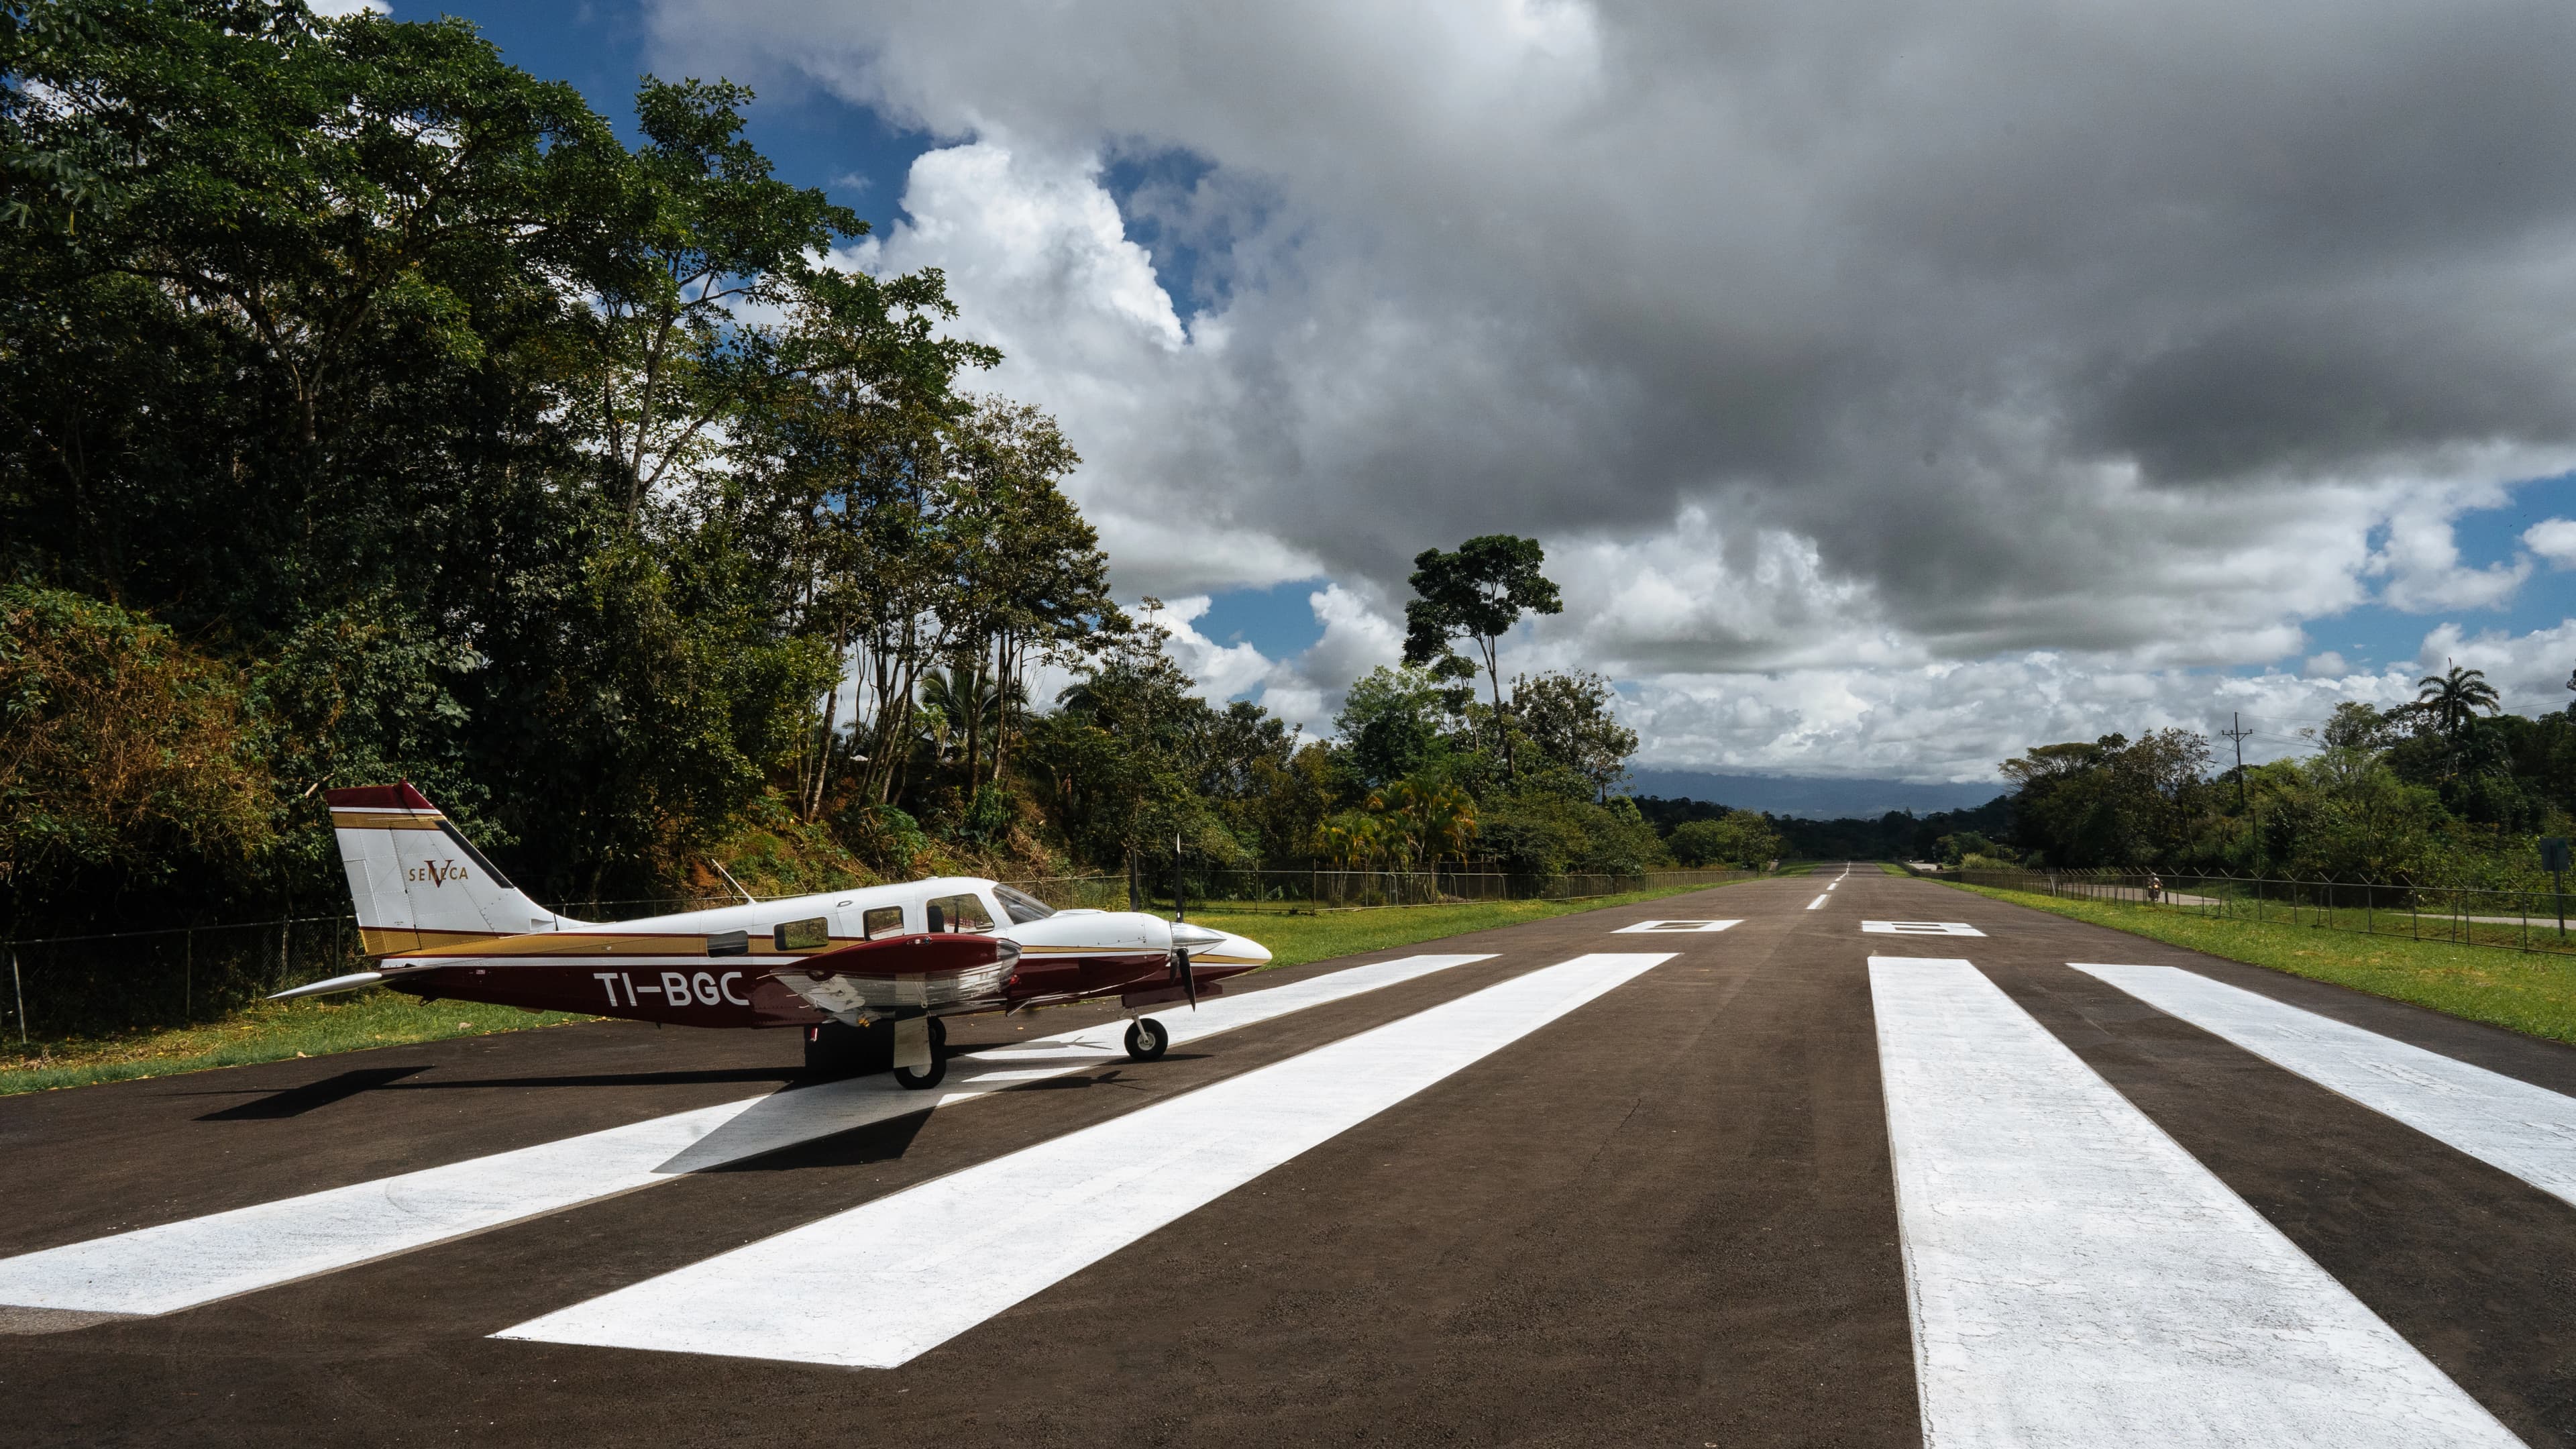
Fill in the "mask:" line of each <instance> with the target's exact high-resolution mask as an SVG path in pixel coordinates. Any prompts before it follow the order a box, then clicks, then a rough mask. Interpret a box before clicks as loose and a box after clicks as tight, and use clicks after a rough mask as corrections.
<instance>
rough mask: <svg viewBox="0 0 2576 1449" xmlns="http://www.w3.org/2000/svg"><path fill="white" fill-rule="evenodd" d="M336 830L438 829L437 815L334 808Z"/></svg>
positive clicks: (332, 817) (333, 817) (332, 815)
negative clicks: (397, 813)
mask: <svg viewBox="0 0 2576 1449" xmlns="http://www.w3.org/2000/svg"><path fill="white" fill-rule="evenodd" d="M331 828H332V829H334V830H436V829H437V828H438V817H437V816H435V815H395V814H388V813H386V812H384V811H381V810H334V811H332V812H331Z"/></svg>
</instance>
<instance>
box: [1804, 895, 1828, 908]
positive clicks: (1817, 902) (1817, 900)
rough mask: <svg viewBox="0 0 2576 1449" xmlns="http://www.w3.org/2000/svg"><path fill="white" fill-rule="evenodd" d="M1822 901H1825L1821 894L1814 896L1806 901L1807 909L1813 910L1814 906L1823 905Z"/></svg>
mask: <svg viewBox="0 0 2576 1449" xmlns="http://www.w3.org/2000/svg"><path fill="white" fill-rule="evenodd" d="M1824 903H1825V898H1824V897H1823V896H1818V897H1816V898H1815V899H1814V900H1812V901H1809V902H1807V909H1808V910H1811V911H1812V910H1814V909H1815V908H1816V907H1818V906H1821V905H1823V904H1824Z"/></svg>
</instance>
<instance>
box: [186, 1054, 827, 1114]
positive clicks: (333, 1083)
mask: <svg viewBox="0 0 2576 1449" xmlns="http://www.w3.org/2000/svg"><path fill="white" fill-rule="evenodd" d="M429 1070H431V1068H430V1067H429V1066H428V1065H422V1066H416V1067H363V1068H360V1069H359V1070H357V1071H352V1072H342V1073H340V1074H339V1075H337V1076H330V1077H324V1078H322V1079H321V1080H320V1081H315V1082H307V1083H305V1084H304V1085H303V1086H300V1087H289V1088H287V1089H286V1090H285V1091H282V1092H271V1093H269V1094H268V1095H267V1096H265V1097H260V1098H256V1099H254V1100H252V1101H248V1102H243V1103H240V1104H238V1105H236V1106H231V1107H226V1108H223V1109H222V1110H220V1111H215V1112H208V1113H206V1114H205V1115H204V1116H202V1117H199V1118H198V1119H197V1120H198V1121H200V1122H256V1121H268V1120H273V1119H276V1118H281V1117H301V1116H303V1115H304V1114H305V1113H307V1112H310V1111H313V1110H314V1109H316V1108H319V1107H328V1106H330V1105H331V1104H332V1103H334V1102H342V1101H346V1100H348V1099H349V1098H351V1097H355V1096H358V1095H359V1094H361V1093H365V1092H452V1091H462V1090H467V1089H472V1088H483V1087H690V1086H706V1085H710V1084H717V1085H720V1084H723V1083H727V1082H752V1083H758V1082H780V1083H785V1082H793V1081H795V1080H796V1079H797V1076H798V1073H797V1071H796V1070H795V1069H794V1068H792V1067H729V1068H725V1069H722V1070H711V1071H702V1072H590V1073H583V1074H580V1075H569V1076H559V1077H468V1078H465V1079H463V1080H459V1081H444V1082H411V1081H405V1080H404V1078H406V1077H413V1076H418V1075H419V1074H420V1073H422V1072H426V1071H429ZM207 1095H210V1096H226V1095H231V1094H230V1093H224V1092H214V1093H208V1094H207Z"/></svg>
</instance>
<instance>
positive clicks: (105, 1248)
mask: <svg viewBox="0 0 2576 1449" xmlns="http://www.w3.org/2000/svg"><path fill="white" fill-rule="evenodd" d="M1491 959H1493V958H1492V956H1491V955H1490V954H1487V955H1472V956H1407V957H1404V958H1403V959H1401V960H1395V961H1380V962H1377V963H1374V964H1372V965H1367V966H1354V967H1351V968H1349V969H1348V970H1344V971H1334V972H1330V973H1328V974H1326V975H1322V976H1314V977H1309V978H1308V979H1306V980H1304V981H1295V982H1291V983H1289V984H1288V985H1285V986H1274V987H1272V988H1270V989H1269V990H1267V991H1250V992H1246V993H1244V994H1243V995H1241V996H1222V997H1218V998H1216V999H1215V1000H1212V1001H1208V1002H1205V1003H1202V1004H1201V1006H1200V1007H1199V1009H1198V1010H1197V1011H1196V1012H1189V1011H1177V1012H1173V1013H1171V1014H1169V1015H1166V1016H1161V1017H1158V1018H1157V1020H1160V1021H1162V1022H1163V1023H1164V1025H1165V1026H1166V1027H1168V1028H1169V1029H1170V1031H1171V1040H1172V1044H1173V1045H1175V1046H1178V1045H1180V1044H1182V1043H1185V1042H1191V1041H1197V1040H1201V1039H1204V1038H1206V1037H1210V1036H1214V1035H1216V1034H1217V1033H1219V1032H1224V1031H1230V1030H1233V1029H1234V1028H1237V1027H1242V1026H1249V1025H1252V1024H1253V1023H1255V1022H1260V1021H1267V1020H1269V1019H1271V1018H1273V1017H1276V1016H1282V1015H1285V1014H1287V1013H1289V1012H1292V1011H1298V1010H1302V1009H1304V1008H1306V1007H1310V1006H1319V1005H1322V1004H1324V1003H1326V1002H1331V1001H1340V1000H1344V999H1346V998H1348V997H1352V996H1357V995H1360V994H1362V993H1365V992H1369V991H1374V990H1377V989H1379V988H1380V987H1385V986H1392V985H1395V984H1397V983H1399V982H1404V981H1412V980H1417V979H1419V978H1421V977H1424V976H1427V975H1430V974H1431V973H1433V972H1436V971H1445V970H1447V969H1449V968H1450V967H1453V966H1463V965H1466V964H1467V963H1469V962H1473V961H1488V960H1491ZM1126 1027H1127V1024H1126V1023H1125V1022H1123V1021H1113V1022H1109V1023H1107V1024H1106V1025H1102V1026H1095V1027H1088V1028H1085V1029H1084V1030H1081V1031H1076V1032H1067V1033H1065V1034H1063V1035H1061V1036H1054V1037H1046V1038H1042V1039H1040V1040H1037V1041H1030V1042H1017V1043H1013V1044H1012V1045H1010V1046H1007V1047H1003V1048H1000V1049H998V1050H995V1051H989V1052H977V1053H975V1054H973V1055H971V1056H959V1057H956V1058H954V1059H953V1060H952V1061H951V1062H950V1065H949V1071H948V1082H947V1085H945V1086H943V1087H941V1088H939V1089H937V1090H935V1091H929V1092H908V1091H905V1090H904V1089H903V1088H901V1087H898V1086H896V1085H895V1082H894V1079H893V1078H892V1077H890V1076H885V1075H877V1076H870V1077H858V1078H853V1079H851V1080H849V1081H842V1082H827V1083H824V1084H822V1085H820V1086H813V1087H800V1088H795V1089H792V1090H789V1091H784V1092H778V1093H775V1094H772V1095H770V1096H767V1097H753V1098H749V1099H746V1100H743V1101H738V1102H726V1103H723V1104H721V1105H718V1106H713V1107H700V1108H698V1109H696V1110H694V1111H689V1112H679V1113H675V1114H673V1115H671V1116H667V1117H657V1118H655V1119H653V1120H652V1121H649V1122H637V1123H634V1124H633V1125H631V1126H626V1127H613V1128H610V1129H608V1130H606V1131H603V1132H589V1133H584V1134H583V1135H581V1136H578V1137H568V1138H565V1139H563V1140H562V1141H559V1142H548V1143H544V1144H542V1145H539V1146H536V1147H525V1148H521V1149H519V1150H518V1151H515V1152H503V1153H499V1154H496V1155H493V1156H489V1157H478V1158H474V1159H472V1160H470V1161H466V1162H454V1163H449V1164H447V1165H445V1166H442V1167H430V1168H423V1169H421V1170H420V1171H418V1172H407V1173H403V1174H401V1175H400V1176H397V1177H385V1178H378V1179H376V1180H375V1181H373V1182H361V1183H355V1184H352V1185H350V1186H348V1187H339V1188H331V1189H329V1190H327V1191H323V1192H316V1193H308V1194H305V1195H304V1196H301V1197H291V1198H282V1199H279V1200H278V1201H276V1202H268V1203H260V1204H257V1205H254V1206H251V1207H246V1208H237V1209H235V1210H233V1211H231V1212H223V1213H215V1214H213V1215H211V1216H208V1217H200V1218H189V1219H186V1220H184V1221H181V1222H175V1223H164V1224H162V1225H160V1226H157V1227H149V1228H139V1229H136V1230H135V1231H133V1232H130V1233H119V1234H117V1235H115V1236H113V1237H106V1238H92V1239H90V1240H89V1241H87V1242H83V1243H72V1244H69V1245H67V1246H64V1247H59V1248H49V1249H46V1250H44V1251H42V1252H37V1253H27V1254H23V1255H21V1256H19V1257H15V1258H8V1259H0V1304H9V1305H13V1306H17V1307H25V1308H57V1309H75V1310H87V1311H93V1312H109V1313H169V1312H173V1311H175V1310H177V1309H181V1308H188V1307H193V1306H194V1305H196V1304H200V1303H211V1302H213V1301H214V1300H216V1299H218V1298H227V1297H230V1296H232V1295H233V1294H236V1293H247V1292H250V1291H251V1290H253V1289H258V1288H269V1287H274V1286H276V1285H277V1284H280V1283H285V1282H289V1281H292V1280H294V1279H297V1278H303V1277H308V1276H310V1275H312V1274H315V1273H323V1272H329V1271H331V1270H333V1269H337V1268H346V1267H349V1266H351V1265H353V1264H357V1263H364V1262H367V1261H369V1260H370V1259H374V1258H382V1257H385V1256H387V1255H389V1254H393V1253H401V1252H408V1251H410V1250H412V1249H415V1248H421V1247H426V1246H428V1245H430V1244H432V1243H438V1242H443V1241H445V1240H447V1239H450V1238H456V1237H462V1236H464V1235H465V1234H467V1233H474V1232H481V1231H483V1230H485V1229H489V1228H496V1227H500V1226H502V1225H504V1224H507V1223H513V1222H517V1221H518V1220H520V1219H522V1218H526V1217H532V1216H534V1215H536V1214H538V1213H544V1212H553V1211H557V1210H559V1209H562V1208H568V1207H573V1206H577V1205H579V1204H581V1203H585V1202H590V1201H593V1200H595V1199H598V1198H603V1197H608V1196H610V1195H612V1194H615V1193H622V1192H631V1191H633V1190H635V1189H636V1188H640V1187H650V1186H652V1185H653V1184H654V1183H657V1182H667V1181H669V1180H670V1179H671V1178H672V1177H675V1176H678V1175H681V1174H684V1173H690V1172H696V1171H699V1170H701V1169H704V1168H709V1167H717V1166H721V1165H723V1164H725V1163H727V1162H738V1161H741V1160H743V1159H745V1158H749V1157H755V1156H758V1155H759V1154H761V1153H764V1152H772V1151H775V1150H777V1149H779V1148H781V1147H789V1146H793V1145H795V1144H796V1143H799V1142H807V1141H812V1140H814V1139H816V1138H819V1137H827V1136H830V1135H831V1134H833V1133H835V1132H846V1131H848V1130H850V1129H851V1128H854V1127H863V1126H866V1125H867V1124H869V1123H871V1122H883V1121H887V1120H889V1119H891V1118H895V1117H901V1116H903V1115H905V1114H907V1113H911V1112H919V1111H922V1110H924V1109H925V1108H929V1107H933V1106H943V1105H946V1104H949V1103H953V1102H961V1101H966V1100H969V1099H972V1098H975V1097H980V1096H985V1095H988V1094H990V1093H993V1092H998V1091H1000V1090H1002V1089H1003V1088H1005V1087H1009V1086H1012V1085H1014V1084H1016V1083H1020V1082H1027V1081H1034V1080H1037V1079H1039V1078H1043V1077H1056V1076H1063V1075H1065V1074H1066V1073H1069V1072H1078V1071H1081V1070H1084V1069H1085V1068H1088V1067H1095V1066H1101V1065H1105V1064H1108V1063H1111V1062H1122V1061H1124V1060H1126V1049H1125V1046H1124V1045H1123V1043H1122V1041H1121V1036H1122V1034H1123V1033H1124V1032H1125V1031H1126Z"/></svg>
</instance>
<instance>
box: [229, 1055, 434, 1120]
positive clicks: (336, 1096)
mask: <svg viewBox="0 0 2576 1449" xmlns="http://www.w3.org/2000/svg"><path fill="white" fill-rule="evenodd" d="M428 1070H429V1068H428V1067H427V1066H426V1065H423V1066H417V1067H362V1068H360V1069H358V1070H357V1071H354V1072H342V1073H340V1074H339V1075H338V1076H336V1077H324V1078H323V1079H322V1080H320V1081H318V1082H306V1083H305V1084H304V1085H303V1086H300V1087H289V1088H287V1089H286V1090H285V1091H283V1092H271V1093H269V1094H268V1095H267V1096H265V1097H260V1098H256V1099H254V1100H252V1101H248V1102H242V1103H239V1104H237V1105H235V1106H230V1107H226V1108H223V1109H221V1110H220V1111H214V1112H208V1113H206V1114H205V1115H204V1116H202V1117H199V1118H198V1119H197V1120H198V1121H200V1122H256V1121H265V1120H268V1119H270V1118H276V1117H301V1116H303V1115H304V1114H305V1113H307V1112H310V1111H312V1110H314V1109H315V1108H317V1107H328V1106H330V1105H331V1104H332V1103H334V1102H340V1101H345V1100H347V1099H348V1098H351V1097H354V1096H356V1095H358V1094H359V1093H360V1092H372V1091H375V1090H377V1089H379V1088H381V1087H386V1086H390V1085H392V1084H393V1083H395V1082H399V1081H401V1080H402V1079H403V1078H405V1077H409V1076H416V1075H418V1074H420V1073H422V1072H425V1071H428Z"/></svg>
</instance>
